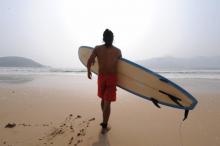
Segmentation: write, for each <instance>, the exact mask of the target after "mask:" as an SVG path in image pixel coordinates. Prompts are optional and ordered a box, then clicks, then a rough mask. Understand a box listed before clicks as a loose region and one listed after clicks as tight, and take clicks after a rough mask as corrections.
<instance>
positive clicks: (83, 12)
mask: <svg viewBox="0 0 220 146" xmlns="http://www.w3.org/2000/svg"><path fill="white" fill-rule="evenodd" d="M105 28H109V29H111V30H112V31H113V33H114V36H115V41H114V44H115V45H116V46H117V47H118V48H120V49H121V50H122V54H123V57H124V58H127V59H131V60H132V61H135V60H142V59H145V58H153V57H161V56H174V57H193V56H220V0H109V1H105V0H0V56H23V57H28V58H31V59H34V60H35V61H38V62H40V63H42V64H45V65H50V66H54V67H81V65H80V62H79V59H78V48H79V46H82V45H84V46H85V45H86V46H92V47H94V46H96V45H98V44H101V43H103V42H102V33H103V31H104V30H105Z"/></svg>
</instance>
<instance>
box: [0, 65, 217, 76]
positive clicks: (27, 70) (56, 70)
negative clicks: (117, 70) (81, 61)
mask: <svg viewBox="0 0 220 146" xmlns="http://www.w3.org/2000/svg"><path fill="white" fill-rule="evenodd" d="M154 71H155V72H157V73H158V74H160V75H162V76H164V77H166V78H202V79H220V70H196V69H195V70H154ZM86 72H87V70H86V69H82V68H78V69H77V68H51V67H47V68H30V67H25V68H24V67H23V68H20V67H19V68H18V67H11V68H5V67H0V75H1V74H4V75H5V74H24V75H30V74H40V75H43V74H59V75H60V74H61V75H75V74H84V73H86Z"/></svg>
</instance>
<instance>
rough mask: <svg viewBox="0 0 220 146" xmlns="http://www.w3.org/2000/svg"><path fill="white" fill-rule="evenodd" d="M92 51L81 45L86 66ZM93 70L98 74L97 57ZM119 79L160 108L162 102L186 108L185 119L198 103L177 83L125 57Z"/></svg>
mask: <svg viewBox="0 0 220 146" xmlns="http://www.w3.org/2000/svg"><path fill="white" fill-rule="evenodd" d="M92 51H93V48H92V47H88V46H81V47H79V50H78V55H79V59H80V61H81V62H82V64H84V65H85V66H86V65H87V61H88V59H89V57H90V55H91V53H92ZM91 71H92V72H93V73H95V74H98V62H97V58H96V61H95V64H94V65H93V66H92V67H91ZM117 79H118V81H117V86H118V87H120V88H122V89H124V90H126V91H128V92H130V93H132V94H134V95H137V96H138V97H141V98H144V99H147V100H150V101H152V102H153V103H154V105H156V106H157V107H158V108H160V104H161V105H166V106H169V107H173V108H178V109H184V110H185V117H184V120H185V119H186V118H187V115H188V112H189V110H192V109H194V107H195V106H196V104H197V100H196V98H195V97H193V96H192V95H191V94H190V93H189V92H187V91H186V90H185V89H183V88H182V87H180V86H179V85H177V84H176V83H174V82H172V81H171V80H169V79H167V78H165V77H163V76H161V75H159V74H158V73H156V72H154V71H151V70H149V69H147V68H145V67H143V66H140V65H138V64H136V63H134V62H132V61H129V60H127V59H125V58H121V59H120V60H119V61H118V66H117Z"/></svg>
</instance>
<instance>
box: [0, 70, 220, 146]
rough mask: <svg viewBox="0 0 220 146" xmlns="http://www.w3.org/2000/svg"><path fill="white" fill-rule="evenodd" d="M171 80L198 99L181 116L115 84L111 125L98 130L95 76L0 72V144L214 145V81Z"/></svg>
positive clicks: (219, 133)
mask: <svg viewBox="0 0 220 146" xmlns="http://www.w3.org/2000/svg"><path fill="white" fill-rule="evenodd" d="M172 80H173V81H174V82H176V83H178V84H179V85H181V86H182V87H183V88H185V89H187V90H188V91H189V92H191V93H192V94H193V96H195V97H196V98H197V100H198V102H199V103H198V105H197V106H196V108H195V109H194V110H193V111H190V113H189V117H188V119H187V120H186V121H184V122H182V118H183V115H184V111H182V110H178V109H174V108H169V107H166V106H162V108H161V109H158V108H156V107H155V106H154V105H153V104H152V103H151V102H149V101H147V100H144V99H141V98H139V97H137V96H135V95H132V94H130V93H128V92H126V91H124V90H122V89H120V88H118V90H117V94H118V98H117V101H116V102H114V103H112V113H111V117H110V121H109V123H110V125H111V127H112V129H111V130H110V131H109V132H108V133H107V134H105V135H102V134H101V133H100V130H101V128H100V126H99V123H100V122H101V120H102V117H101V110H100V99H99V98H98V97H97V96H96V90H97V85H96V77H95V76H94V78H93V80H88V79H87V78H86V74H78V75H25V76H24V75H23V76H19V75H18V76H13V77H12V76H10V75H4V76H2V75H0V81H1V82H0V93H1V94H0V145H1V146H4V145H5V146H41V145H56V146H60V145H67V146H68V145H73V146H74V145H77V146H134V145H137V146H146V145H147V146H207V145H210V146H219V145H220V124H219V123H220V107H219V105H220V98H219V97H220V91H219V89H220V80H210V79H172ZM8 124H9V125H8ZM6 125H8V126H9V127H7V128H6ZM10 126H11V127H10Z"/></svg>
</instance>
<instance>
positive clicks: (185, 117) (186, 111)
mask: <svg viewBox="0 0 220 146" xmlns="http://www.w3.org/2000/svg"><path fill="white" fill-rule="evenodd" d="M188 114H189V110H185V113H184V118H183V121H185V120H186V119H187V117H188Z"/></svg>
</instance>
